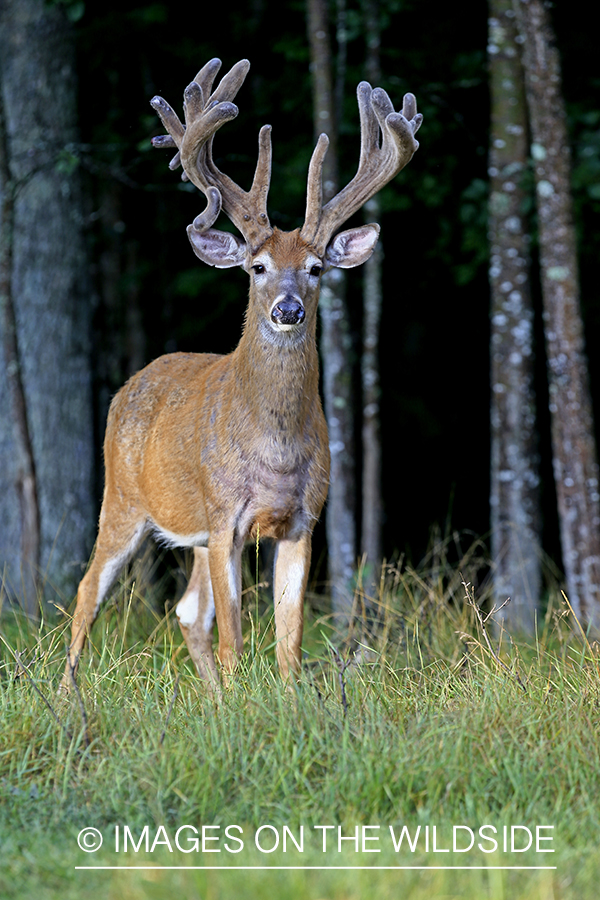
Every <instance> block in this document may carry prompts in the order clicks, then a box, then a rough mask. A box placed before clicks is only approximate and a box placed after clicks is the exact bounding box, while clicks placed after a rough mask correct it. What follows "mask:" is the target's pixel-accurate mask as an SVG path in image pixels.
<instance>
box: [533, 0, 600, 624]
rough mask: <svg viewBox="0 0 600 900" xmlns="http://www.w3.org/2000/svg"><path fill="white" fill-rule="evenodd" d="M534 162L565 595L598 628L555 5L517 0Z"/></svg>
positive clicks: (593, 492) (587, 411) (597, 523)
mask: <svg viewBox="0 0 600 900" xmlns="http://www.w3.org/2000/svg"><path fill="white" fill-rule="evenodd" d="M515 8H516V11H517V13H518V20H519V25H520V30H521V33H522V40H523V61H524V67H525V86H526V94H527V104H528V109H529V119H530V125H531V136H532V145H531V154H532V157H533V160H534V165H535V183H536V195H537V209H538V230H539V243H540V266H541V282H542V293H543V300H544V328H545V336H546V354H547V359H548V379H549V393H550V413H551V423H552V424H551V429H552V452H553V464H554V479H555V482H556V493H557V498H558V513H559V521H560V534H561V544H562V554H563V564H564V567H565V575H566V580H567V594H568V597H569V601H570V603H571V605H572V606H573V609H574V610H575V613H576V614H577V616H578V617H580V618H581V619H582V620H583V621H584V622H588V623H593V625H594V626H595V627H596V628H598V627H600V493H599V491H598V463H597V457H596V445H595V439H594V428H593V417H592V406H591V398H590V393H589V386H588V372H587V360H586V356H585V351H584V337H583V324H582V320H581V311H580V303H579V278H578V269H577V255H576V245H575V231H574V227H573V218H572V209H571V205H572V204H571V187H570V153H569V146H568V143H567V133H566V124H565V110H564V102H563V98H562V93H561V78H560V63H559V57H558V51H557V49H556V47H555V44H554V35H553V33H552V27H551V24H550V19H549V15H548V11H547V9H546V8H545V6H544V5H543V4H542V3H541V2H540V0H516V2H515Z"/></svg>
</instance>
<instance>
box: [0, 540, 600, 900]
mask: <svg viewBox="0 0 600 900" xmlns="http://www.w3.org/2000/svg"><path fill="white" fill-rule="evenodd" d="M475 550H476V548H475ZM475 550H474V551H473V553H471V554H470V555H467V557H465V558H463V559H462V561H461V570H462V572H463V573H464V574H462V575H461V572H460V571H459V569H458V568H456V567H454V568H451V567H449V565H448V563H447V560H446V557H445V553H444V552H442V553H440V552H437V553H436V554H434V555H433V556H432V558H430V559H429V560H428V561H427V566H426V568H425V569H422V570H420V571H418V572H416V571H412V570H410V569H407V568H402V569H399V568H395V569H394V568H392V567H390V568H388V570H387V572H386V577H385V579H384V580H383V581H382V585H381V589H380V591H379V596H378V598H377V601H376V602H374V601H373V600H372V599H371V601H370V602H369V601H367V602H365V599H364V598H363V597H362V596H361V595H360V592H359V591H357V604H356V612H357V616H356V619H355V622H354V625H353V640H354V643H353V645H352V648H353V650H356V648H358V653H357V655H356V656H353V655H352V653H351V652H350V649H348V646H344V645H342V646H340V645H339V642H337V641H336V636H335V633H334V630H333V627H332V624H331V621H330V618H329V617H328V616H327V614H325V613H323V614H319V613H313V614H312V615H311V616H310V617H309V627H308V628H307V634H306V641H305V645H306V648H307V657H308V658H307V661H306V663H305V666H304V671H303V676H302V679H301V681H300V683H299V684H298V686H297V687H296V688H294V689H293V690H285V688H284V686H283V685H282V683H281V681H280V680H279V678H278V675H277V672H276V669H275V666H274V662H273V655H274V654H273V634H272V621H271V613H270V609H269V605H268V603H267V601H266V599H265V598H264V597H263V596H262V594H261V593H260V591H259V590H255V589H254V588H252V589H250V590H249V591H248V597H247V598H246V599H247V600H248V601H249V603H248V608H247V611H246V646H247V648H248V652H247V653H246V655H245V656H244V659H243V660H242V662H241V665H240V671H239V674H238V677H237V678H236V680H235V683H234V685H233V687H232V688H231V689H230V690H228V691H226V694H225V696H224V698H223V700H222V701H221V702H220V703H215V702H214V701H212V700H211V699H210V698H209V697H208V696H206V694H205V692H204V690H203V688H202V685H201V683H200V682H199V681H198V679H197V678H196V677H195V675H194V672H193V671H192V669H191V666H190V664H189V661H188V659H187V654H186V649H185V645H183V644H182V642H181V639H180V636H179V633H178V630H177V628H176V626H175V624H174V621H173V618H174V617H173V614H172V613H170V614H168V615H167V616H166V617H162V615H160V616H159V615H158V614H157V613H156V612H155V611H154V607H153V603H152V602H151V600H150V599H148V596H149V593H148V591H146V589H138V588H137V587H136V584H135V583H134V582H133V581H131V579H129V580H126V581H124V582H123V584H122V586H121V588H120V590H119V591H118V592H117V594H116V600H113V601H111V602H110V603H109V604H107V607H106V608H105V609H104V610H103V611H102V613H101V615H100V617H99V619H98V621H97V623H96V625H95V627H94V631H93V635H92V644H93V646H92V647H91V648H90V649H89V650H87V651H86V654H85V658H84V660H83V662H82V666H81V669H80V676H79V685H80V694H81V698H80V699H81V702H79V700H78V698H77V697H74V698H70V699H69V700H62V699H57V695H56V689H57V686H58V682H59V679H60V675H61V672H62V668H63V666H64V658H65V644H66V641H67V624H68V623H67V622H66V621H65V619H64V618H63V619H61V621H60V622H59V623H58V624H57V623H56V622H54V621H47V622H43V623H41V624H38V625H32V624H31V623H29V622H27V621H24V620H23V619H22V618H20V617H19V616H16V615H15V614H14V613H12V612H11V611H10V610H8V609H5V611H4V615H3V618H2V620H1V622H0V638H1V640H0V644H1V647H0V723H1V724H0V897H19V898H21V897H25V898H28V897H32V898H35V900H46V898H53V900H54V898H58V897H60V898H70V897H73V898H74V897H77V898H80V897H81V896H82V893H83V894H86V895H88V896H102V897H107V898H113V897H114V898H119V900H121V898H131V900H137V898H140V900H141V898H157V900H158V898H163V897H165V898H166V897H172V896H174V895H175V896H176V895H177V891H179V893H180V895H181V897H185V898H186V900H190V898H191V900H194V898H202V900H208V898H226V897H231V896H239V897H240V898H246V897H247V898H255V897H263V896H278V895H281V896H289V897H294V898H299V900H303V898H317V900H318V898H321V900H323V898H332V900H333V898H335V900H338V898H339V900H342V898H344V900H354V898H360V897H363V896H372V897H378V898H379V897H382V898H385V897H398V896H402V897H406V898H410V900H417V898H419V900H420V898H431V897H445V898H455V897H456V898H458V897H461V898H463V897H464V898H478V900H479V898H493V900H496V898H507V900H508V898H510V900H519V898H530V897H531V898H540V900H550V898H559V897H560V898H571V897H573V898H578V900H579V898H587V897H590V898H592V897H595V896H597V882H598V876H599V875H600V851H599V850H598V838H599V837H600V741H599V736H598V730H599V725H600V677H599V671H600V669H599V660H598V653H597V647H596V646H595V645H592V646H590V644H589V643H588V642H587V640H586V639H585V636H583V635H582V634H581V633H580V632H578V630H577V628H575V629H573V630H571V629H570V628H569V621H568V620H569V618H570V613H569V610H568V607H567V606H566V605H565V604H564V603H563V602H562V601H561V600H560V598H559V599H557V600H554V601H553V602H551V603H550V606H549V609H548V613H547V615H546V616H545V619H544V620H543V621H541V622H540V625H539V633H538V636H537V639H536V640H535V641H530V642H527V641H525V640H521V639H517V638H516V637H515V636H513V638H512V639H511V638H510V637H509V636H508V635H506V634H503V635H501V636H500V637H499V636H498V634H494V635H493V636H492V635H490V644H489V645H488V643H487V641H486V638H485V635H484V633H483V631H482V627H481V618H480V617H479V616H478V615H477V612H476V610H475V608H474V607H473V605H472V601H473V593H472V589H471V588H470V587H467V588H465V586H464V585H463V583H462V582H463V580H468V579H469V578H471V579H472V580H473V581H474V580H475V579H476V577H477V565H478V561H477V558H476V554H475ZM158 590H159V591H162V590H163V586H162V585H158ZM465 591H466V593H467V600H465ZM480 599H481V597H478V600H480ZM469 600H470V601H471V602H469ZM363 606H365V607H369V610H367V609H366V608H365V609H363ZM365 622H369V623H370V625H369V629H368V630H367V629H366V627H365V625H364V623H365ZM332 641H333V643H334V644H336V643H337V645H338V646H340V649H339V653H337V652H335V651H333V650H332V648H331V642H332ZM265 825H267V826H271V828H267V829H264V830H263V832H262V835H263V841H264V844H263V849H264V850H265V851H266V850H267V849H269V848H270V846H272V841H273V840H274V833H275V832H274V831H273V829H276V830H277V834H278V835H279V838H280V842H282V841H283V830H284V826H287V827H288V828H289V829H290V831H291V833H292V834H293V835H294V836H295V837H296V839H297V840H299V835H300V829H301V827H303V829H304V847H303V852H302V853H300V852H299V851H298V850H297V849H296V848H295V847H294V845H293V844H292V843H290V840H289V838H288V847H287V852H286V853H285V854H284V853H283V852H282V847H281V844H280V847H279V849H278V850H276V851H274V852H273V853H268V852H260V851H259V850H258V849H256V847H255V846H254V836H255V833H256V831H257V829H258V828H260V827H261V826H265ZM322 825H328V826H333V828H332V829H329V830H328V831H327V838H328V847H327V852H325V853H324V852H323V850H322V831H321V830H320V829H319V828H316V827H315V826H322ZM390 825H391V826H392V827H393V828H394V833H395V835H396V836H397V835H399V833H400V830H401V828H402V826H404V825H406V826H407V828H409V829H410V833H411V836H412V837H414V836H415V834H416V829H417V828H418V827H419V826H420V828H421V832H420V838H419V841H418V844H417V847H416V849H415V851H414V852H411V851H410V849H409V848H408V846H407V844H406V840H405V841H404V843H403V846H402V848H401V849H400V851H399V852H397V853H396V852H394V849H393V843H392V838H391V835H390V830H389V828H390ZM483 825H490V826H494V828H495V829H496V831H497V833H498V844H499V846H498V849H497V850H496V852H494V853H484V852H482V851H481V850H478V849H477V846H476V845H475V847H474V848H473V849H472V850H471V851H469V852H464V853H461V852H456V853H453V852H448V853H442V852H433V849H432V841H433V837H432V828H433V826H436V828H437V833H436V840H437V849H438V850H440V849H441V848H447V847H448V848H451V844H452V835H453V831H452V829H453V826H468V827H470V828H471V829H472V830H473V832H474V833H475V835H476V844H477V842H482V838H481V836H479V835H478V829H479V828H480V827H481V826H483ZM517 825H520V826H526V827H528V828H529V829H530V830H531V831H535V826H536V825H539V826H553V831H546V832H543V833H542V834H543V835H552V837H553V840H552V842H551V843H549V844H546V845H544V846H549V847H551V848H553V849H554V850H555V852H554V853H536V852H533V851H531V850H530V851H528V852H524V853H518V852H504V851H503V846H502V837H501V836H502V834H503V828H504V826H507V827H508V828H510V826H517ZM117 826H118V827H119V829H120V831H119V835H120V841H121V852H119V853H117V852H116V851H115V828H116V827H117ZM125 826H128V828H129V830H130V834H131V835H132V836H133V838H134V839H135V840H136V841H139V840H140V838H142V837H143V835H144V831H143V829H144V827H145V826H148V829H147V834H148V840H149V847H151V845H152V843H153V842H154V841H155V839H158V840H157V842H156V846H155V847H154V851H153V852H148V853H146V852H145V850H144V841H143V840H142V844H141V848H140V851H139V852H137V853H136V852H134V851H133V850H132V849H131V847H130V848H129V851H128V852H127V853H124V852H123V850H122V841H123V835H124V828H125ZM160 826H162V829H160ZM181 826H193V827H194V829H196V832H200V833H201V829H202V826H213V827H212V829H209V830H207V831H206V832H205V835H206V837H218V840H217V841H215V842H212V843H210V842H208V841H207V843H206V847H207V848H216V849H219V850H220V853H210V852H204V853H203V852H195V851H194V852H190V853H184V852H182V850H179V849H178V848H177V846H176V833H177V830H178V828H180V827H181ZM228 826H239V828H241V829H242V831H241V832H240V831H236V830H235V829H234V830H232V831H230V832H229V834H230V836H231V835H232V836H238V837H240V836H241V839H242V840H243V842H244V846H243V849H242V850H241V852H239V853H233V852H229V851H228V850H227V848H226V847H225V843H226V842H228V843H229V846H230V847H233V848H234V849H235V848H237V847H238V846H239V844H237V843H236V842H235V841H233V840H231V839H230V838H229V839H228V837H227V836H226V834H225V829H226V828H227V827H228ZM363 826H364V827H366V831H365V836H367V837H376V838H378V840H376V841H372V842H370V843H369V842H368V841H367V842H366V843H365V852H363V850H362V846H361V844H360V840H359V851H358V852H356V851H355V848H354V845H353V842H351V841H344V842H342V845H341V846H342V850H341V852H339V851H338V843H337V839H338V832H337V829H338V827H341V829H342V836H344V837H351V836H353V835H354V834H355V829H357V828H358V829H359V831H358V834H359V839H360V837H361V835H362V831H361V829H362V828H363ZM369 826H370V828H369ZM376 826H379V827H378V828H377V827H376ZM85 827H94V828H97V829H98V830H99V831H100V832H101V833H102V836H103V838H104V845H103V847H102V849H101V850H100V851H99V852H97V853H85V852H83V851H81V850H80V849H79V848H78V845H77V835H78V833H79V832H80V831H81V829H83V828H85ZM426 827H427V828H428V829H429V839H430V844H429V850H428V851H427V850H426V848H425V829H426ZM196 832H194V831H192V829H191V828H188V829H184V830H183V831H182V832H180V841H179V843H180V844H181V846H182V847H183V848H184V849H185V848H186V847H192V846H193V845H192V844H189V843H186V842H185V840H186V838H189V837H193V836H194V834H195V833H196ZM457 834H458V836H459V839H460V840H461V841H462V840H463V839H465V838H466V836H468V832H466V831H465V830H462V831H460V830H459V831H458V832H457ZM488 834H489V832H488ZM509 834H510V831H509ZM517 834H518V835H519V837H520V838H521V837H523V836H524V835H526V832H524V831H523V830H522V829H521V830H520V831H519V832H517ZM161 841H162V843H161ZM167 841H169V842H170V844H171V848H172V852H170V850H169V847H168V845H167V843H166V842H167ZM462 846H465V845H464V844H462ZM483 846H485V847H486V848H490V847H491V844H490V843H487V844H486V843H485V841H484V842H483ZM368 848H369V849H373V848H374V849H379V850H380V851H381V852H380V853H370V852H366V850H367V849H368ZM98 865H104V866H142V865H146V866H148V865H153V866H159V865H162V866H165V865H169V866H182V867H184V868H183V869H181V870H173V869H168V870H167V869H164V868H163V869H152V870H149V869H147V870H144V871H139V870H138V871H132V870H126V869H124V868H123V869H121V870H120V871H110V870H95V871H89V870H79V869H76V868H75V867H76V866H98ZM215 865H220V866H227V867H228V869H227V870H226V871H215V870H210V869H206V868H204V869H202V870H198V869H193V868H191V867H192V866H203V867H207V866H215ZM242 865H243V866H271V867H273V866H283V865H287V866H298V867H300V868H299V869H298V870H287V871H282V870H275V869H271V871H264V870H262V869H257V868H254V869H252V870H241V869H236V868H234V867H236V866H242ZM350 865H352V866H357V865H359V866H365V867H371V868H370V869H369V870H367V871H362V870H339V869H331V868H330V869H328V870H315V869H312V868H309V867H314V866H329V867H333V866H350ZM450 865H454V866H470V867H473V866H480V867H482V868H480V869H475V868H471V869H470V870H469V871H457V870H440V869H436V868H434V867H436V866H450ZM373 866H377V867H379V868H378V869H374V868H372V867H373ZM384 866H395V867H397V866H424V867H426V868H425V869H423V870H414V869H406V870H398V869H395V870H384V869H383V867H384ZM505 866H555V867H556V868H555V869H552V870H544V871H534V870H521V871H515V870H503V871H501V870H499V869H498V868H494V867H505Z"/></svg>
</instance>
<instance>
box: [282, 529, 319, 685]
mask: <svg viewBox="0 0 600 900" xmlns="http://www.w3.org/2000/svg"><path fill="white" fill-rule="evenodd" d="M310 550H311V536H310V534H303V535H301V537H300V538H298V540H283V541H279V542H278V544H277V550H276V554H275V579H274V588H273V599H274V602H275V630H276V637H277V662H278V664H279V671H280V672H281V675H282V677H283V678H287V677H288V676H289V672H290V669H291V670H292V671H293V672H294V673H295V674H296V675H299V674H300V665H301V652H302V651H301V645H302V630H303V627H304V591H305V590H306V582H307V580H308V570H309V568H310Z"/></svg>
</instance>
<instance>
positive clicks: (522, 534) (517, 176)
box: [488, 0, 541, 633]
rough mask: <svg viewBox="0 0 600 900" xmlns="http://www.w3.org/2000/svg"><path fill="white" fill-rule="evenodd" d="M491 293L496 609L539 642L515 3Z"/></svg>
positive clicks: (497, 161) (493, 201)
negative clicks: (536, 634) (499, 606)
mask: <svg viewBox="0 0 600 900" xmlns="http://www.w3.org/2000/svg"><path fill="white" fill-rule="evenodd" d="M489 13H490V18H489V35H488V59H489V72H490V94H491V134H490V153H489V163H490V165H489V176H490V202H489V237H490V263H491V265H490V286H491V353H490V356H491V386H492V391H491V473H490V475H491V478H490V516H491V543H492V558H493V562H494V595H495V598H494V599H495V601H496V603H500V604H501V603H503V602H504V601H505V600H506V599H507V597H510V600H511V602H510V604H509V605H508V606H506V607H504V609H503V611H502V616H503V617H504V619H505V621H506V622H507V623H508V624H509V627H511V628H517V629H521V630H524V631H527V632H530V633H531V632H533V630H534V625H535V611H536V609H537V607H538V603H539V597H540V588H541V541H540V527H541V516H540V507H539V465H538V448H537V433H536V409H535V393H534V387H533V368H534V367H533V307H532V302H531V292H530V286H529V265H530V260H529V235H528V234H527V228H526V224H525V223H524V221H523V212H522V210H523V200H524V191H523V188H522V177H523V174H524V172H525V170H526V167H527V160H528V140H527V114H526V106H525V93H524V84H523V70H522V66H521V61H520V53H519V45H518V43H517V42H516V38H517V36H518V34H517V27H516V21H515V12H514V9H513V4H512V0H489Z"/></svg>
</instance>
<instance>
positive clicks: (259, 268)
mask: <svg viewBox="0 0 600 900" xmlns="http://www.w3.org/2000/svg"><path fill="white" fill-rule="evenodd" d="M252 269H253V270H254V274H255V275H262V274H263V273H264V271H265V267H264V266H262V265H261V264H260V263H257V264H256V265H255V266H252Z"/></svg>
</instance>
